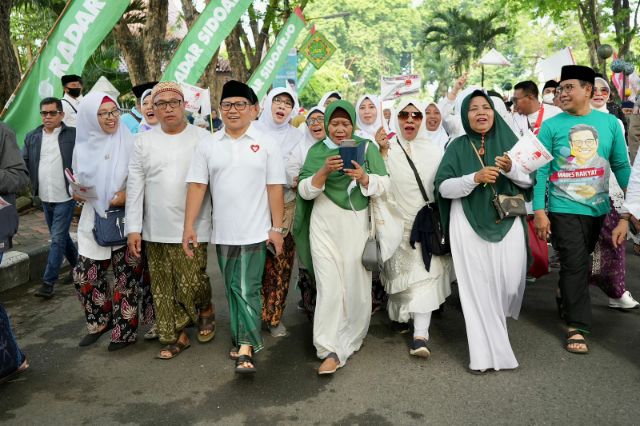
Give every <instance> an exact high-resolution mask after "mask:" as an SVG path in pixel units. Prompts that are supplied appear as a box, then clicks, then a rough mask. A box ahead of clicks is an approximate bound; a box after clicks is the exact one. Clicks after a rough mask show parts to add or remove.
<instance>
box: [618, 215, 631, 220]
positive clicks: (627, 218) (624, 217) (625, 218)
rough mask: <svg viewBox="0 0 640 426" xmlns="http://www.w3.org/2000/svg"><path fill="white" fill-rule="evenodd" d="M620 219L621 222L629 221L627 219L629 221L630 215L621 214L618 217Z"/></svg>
mask: <svg viewBox="0 0 640 426" xmlns="http://www.w3.org/2000/svg"><path fill="white" fill-rule="evenodd" d="M620 219H622V220H629V219H631V213H622V214H621V215H620Z"/></svg>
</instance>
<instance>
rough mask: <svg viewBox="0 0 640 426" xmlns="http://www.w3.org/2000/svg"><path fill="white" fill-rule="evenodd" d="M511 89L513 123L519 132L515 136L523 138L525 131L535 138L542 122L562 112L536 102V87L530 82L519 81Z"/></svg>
mask: <svg viewBox="0 0 640 426" xmlns="http://www.w3.org/2000/svg"><path fill="white" fill-rule="evenodd" d="M513 89H514V90H513V101H514V107H515V111H516V114H514V123H515V125H516V127H517V128H518V130H520V134H519V135H518V134H517V136H523V135H524V131H525V130H527V129H531V131H532V132H533V134H535V135H536V136H537V135H538V132H539V131H540V126H541V125H542V122H543V121H545V120H548V119H550V118H551V117H554V116H556V115H558V114H560V113H561V112H562V110H561V109H560V108H558V107H555V106H553V105H549V104H546V103H544V104H543V103H541V102H540V101H539V100H538V94H539V92H538V86H537V85H536V83H534V82H533V81H531V80H527V81H521V82H520V83H518V84H516V85H515V86H513Z"/></svg>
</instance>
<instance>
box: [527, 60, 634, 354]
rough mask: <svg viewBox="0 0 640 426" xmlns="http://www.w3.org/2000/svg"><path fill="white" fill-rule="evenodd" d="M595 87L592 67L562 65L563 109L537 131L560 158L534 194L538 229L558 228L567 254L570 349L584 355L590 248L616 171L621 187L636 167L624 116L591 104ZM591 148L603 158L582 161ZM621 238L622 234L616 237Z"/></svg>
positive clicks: (564, 295)
mask: <svg viewBox="0 0 640 426" xmlns="http://www.w3.org/2000/svg"><path fill="white" fill-rule="evenodd" d="M594 86H595V72H594V71H593V70H592V69H591V68H589V67H584V66H580V65H567V66H564V67H562V72H561V78H560V84H559V86H558V88H557V89H556V93H559V97H560V103H561V107H562V109H563V111H564V112H563V113H561V114H558V115H556V116H555V117H553V118H551V119H549V120H547V121H545V122H544V123H542V127H541V128H540V133H539V134H538V138H539V139H540V141H541V142H542V143H543V144H544V145H545V147H546V148H547V149H548V150H549V152H551V154H552V155H553V158H554V159H553V161H552V162H551V163H549V164H547V165H546V166H544V167H542V168H540V169H539V170H538V172H537V183H536V185H535V189H534V199H533V209H534V211H535V228H536V234H537V235H538V238H540V239H542V240H545V241H546V239H547V237H548V236H549V235H551V236H552V238H553V242H554V247H555V248H556V250H557V251H558V253H559V256H560V281H559V287H560V293H561V295H560V297H559V299H558V306H559V309H560V313H561V316H562V317H564V319H565V320H566V323H567V341H566V350H567V351H569V352H571V353H580V354H584V353H587V352H588V351H589V349H588V347H587V343H586V341H585V339H584V336H585V334H587V333H589V332H590V330H591V298H590V295H589V266H590V254H591V252H593V249H594V247H595V244H596V242H597V241H598V236H599V234H600V228H601V227H602V223H603V220H604V217H605V215H606V214H607V213H609V210H610V204H609V176H610V173H611V172H613V173H614V174H615V176H616V178H617V179H618V183H619V184H620V186H621V187H622V188H626V187H627V183H628V181H629V175H630V173H631V166H630V165H629V156H628V154H627V145H626V143H625V140H624V134H623V132H622V128H621V126H620V124H619V123H618V120H616V118H615V117H614V116H612V115H611V114H606V113H603V112H600V111H595V110H592V108H591V105H590V101H591V98H592V97H593V94H594ZM595 135H597V141H596V140H595ZM589 149H591V150H593V151H594V153H593V156H594V157H596V159H601V160H602V161H592V162H590V163H593V164H595V165H593V164H589V165H583V164H582V162H581V161H580V158H581V157H584V155H585V152H586V151H587V150H589ZM547 185H548V187H549V195H548V211H549V215H548V216H547V213H546V212H545V204H546V202H545V192H546V188H547ZM626 220H628V213H626V214H623V220H622V221H621V222H624V223H623V224H622V225H620V226H624V224H626V222H625V221H626ZM616 229H618V228H616ZM615 231H616V230H614V235H615ZM625 235H626V233H625ZM619 243H622V241H619V242H615V241H614V244H619Z"/></svg>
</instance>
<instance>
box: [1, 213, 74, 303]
mask: <svg viewBox="0 0 640 426" xmlns="http://www.w3.org/2000/svg"><path fill="white" fill-rule="evenodd" d="M77 223H78V221H77V219H76V218H74V221H73V223H72V224H71V237H72V238H73V239H74V240H75V239H76V230H77V227H78V226H77ZM49 244H50V240H49V229H48V228H47V223H46V222H45V220H44V213H43V212H42V211H40V210H37V209H35V208H34V209H31V210H29V211H27V212H25V213H22V214H21V215H20V226H19V228H18V233H17V234H16V235H15V236H14V238H13V248H12V249H11V250H9V251H8V252H5V254H4V256H3V259H2V263H1V264H0V292H2V291H5V290H8V289H10V288H13V287H17V286H19V285H22V284H26V283H28V282H30V281H32V282H38V280H39V279H40V277H42V274H43V273H44V268H45V266H46V264H47V256H48V255H49ZM66 267H67V262H66V261H65V262H64V264H63V268H66Z"/></svg>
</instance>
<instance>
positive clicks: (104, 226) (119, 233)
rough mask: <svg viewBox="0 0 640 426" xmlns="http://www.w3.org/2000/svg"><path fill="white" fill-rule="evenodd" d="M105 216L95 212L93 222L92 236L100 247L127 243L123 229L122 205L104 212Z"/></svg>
mask: <svg viewBox="0 0 640 426" xmlns="http://www.w3.org/2000/svg"><path fill="white" fill-rule="evenodd" d="M105 213H106V214H107V217H102V216H100V215H98V213H96V215H95V222H94V224H93V236H94V237H95V239H96V243H98V245H99V246H101V247H113V246H122V245H125V244H127V234H126V233H125V230H124V207H117V208H114V209H110V210H107V211H106V212H105Z"/></svg>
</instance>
